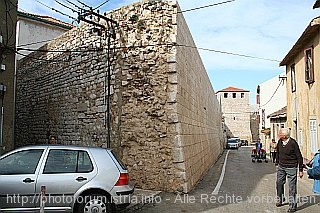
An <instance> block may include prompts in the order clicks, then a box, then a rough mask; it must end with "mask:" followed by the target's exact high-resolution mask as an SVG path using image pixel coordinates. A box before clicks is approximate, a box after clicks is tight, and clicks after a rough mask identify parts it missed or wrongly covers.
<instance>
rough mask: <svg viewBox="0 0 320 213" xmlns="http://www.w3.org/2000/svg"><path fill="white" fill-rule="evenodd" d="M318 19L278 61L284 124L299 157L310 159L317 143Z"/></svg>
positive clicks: (319, 117) (319, 90) (319, 107)
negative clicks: (281, 74) (281, 73)
mask: <svg viewBox="0 0 320 213" xmlns="http://www.w3.org/2000/svg"><path fill="white" fill-rule="evenodd" d="M319 27H320V18H315V19H313V20H312V21H311V22H310V24H309V25H308V26H307V28H306V29H305V30H304V32H303V33H302V35H301V36H300V38H299V39H298V40H297V42H296V43H295V44H294V45H293V47H292V48H291V50H290V51H289V52H288V53H287V55H286V56H285V57H284V59H283V60H282V61H281V63H280V66H286V76H287V87H286V92H287V125H288V127H289V128H291V135H292V137H294V138H296V139H297V141H298V143H299V145H300V148H301V150H302V154H303V156H304V157H305V158H307V159H311V158H312V157H313V154H314V153H315V152H316V151H317V150H318V149H319V147H320V144H319V140H320V137H319V136H320V135H319V133H320V131H319V124H320V104H319V103H320V95H319V94H320V62H319V60H317V58H319V56H320V45H319V39H320V34H319Z"/></svg>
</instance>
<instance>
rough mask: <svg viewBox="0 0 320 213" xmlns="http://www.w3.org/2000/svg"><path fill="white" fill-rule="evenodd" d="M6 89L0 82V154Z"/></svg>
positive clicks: (0, 151)
mask: <svg viewBox="0 0 320 213" xmlns="http://www.w3.org/2000/svg"><path fill="white" fill-rule="evenodd" d="M6 91H7V87H6V86H5V85H3V84H2V83H1V84H0V97H1V111H0V113H1V114H0V155H1V154H2V151H3V149H2V146H3V117H4V104H3V101H4V94H5V92H6Z"/></svg>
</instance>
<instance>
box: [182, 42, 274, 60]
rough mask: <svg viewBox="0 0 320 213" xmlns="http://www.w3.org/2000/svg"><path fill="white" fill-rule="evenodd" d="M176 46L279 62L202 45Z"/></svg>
mask: <svg viewBox="0 0 320 213" xmlns="http://www.w3.org/2000/svg"><path fill="white" fill-rule="evenodd" d="M177 46H181V47H189V48H196V49H199V50H205V51H210V52H216V53H222V54H227V55H234V56H240V57H246V58H253V59H259V60H265V61H274V62H280V61H279V60H275V59H269V58H261V57H256V56H250V55H244V54H239V53H232V52H226V51H221V50H214V49H208V48H202V47H196V46H189V45H181V44H177Z"/></svg>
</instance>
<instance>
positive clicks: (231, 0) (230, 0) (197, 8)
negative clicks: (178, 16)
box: [178, 0, 235, 13]
mask: <svg viewBox="0 0 320 213" xmlns="http://www.w3.org/2000/svg"><path fill="white" fill-rule="evenodd" d="M233 1H235V0H229V1H224V2H219V3H215V4H210V5H206V6H202V7H196V8H192V9H188V10H183V11H178V13H185V12H189V11H193V10H199V9H203V8H207V7H213V6H217V5H220V4H226V3H230V2H233Z"/></svg>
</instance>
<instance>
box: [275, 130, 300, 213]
mask: <svg viewBox="0 0 320 213" xmlns="http://www.w3.org/2000/svg"><path fill="white" fill-rule="evenodd" d="M276 149H277V156H276V163H275V165H276V168H277V169H276V170H277V182H276V189H277V203H276V206H277V207H280V206H282V202H284V200H285V199H284V184H285V182H286V179H288V182H289V209H288V212H295V211H297V200H296V195H297V172H298V169H299V177H300V178H302V177H303V158H302V155H301V151H300V148H299V146H298V143H297V142H296V140H295V139H293V138H291V137H290V130H289V129H288V128H281V129H280V130H279V141H278V144H277V148H276Z"/></svg>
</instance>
